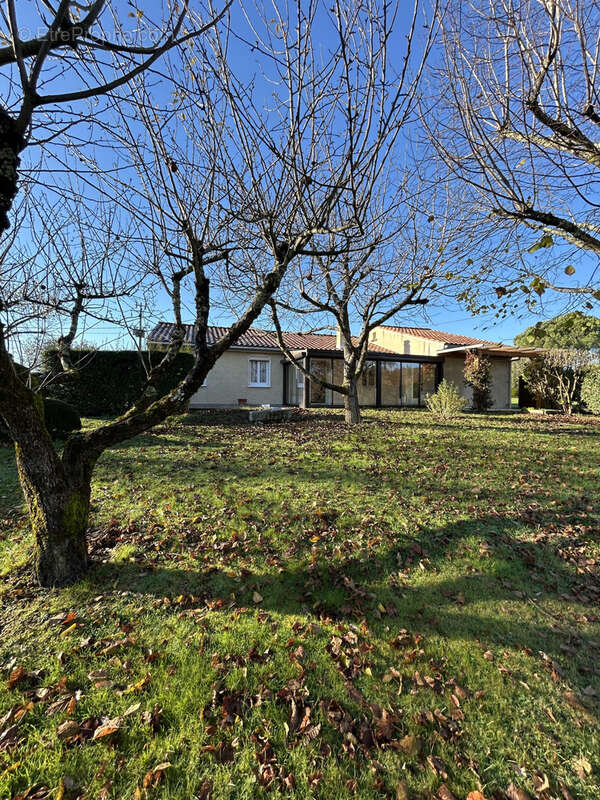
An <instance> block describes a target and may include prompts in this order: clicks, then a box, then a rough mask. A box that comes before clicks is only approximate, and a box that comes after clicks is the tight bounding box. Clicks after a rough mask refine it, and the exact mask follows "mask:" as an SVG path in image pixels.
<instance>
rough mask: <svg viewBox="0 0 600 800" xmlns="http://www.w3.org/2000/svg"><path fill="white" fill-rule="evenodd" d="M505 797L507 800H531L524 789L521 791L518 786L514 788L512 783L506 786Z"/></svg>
mask: <svg viewBox="0 0 600 800" xmlns="http://www.w3.org/2000/svg"><path fill="white" fill-rule="evenodd" d="M506 796H507V797H508V800H531V795H530V794H528V792H526V791H525V789H521V787H520V786H515V785H514V783H512V781H511V783H509V784H508V787H507V789H506Z"/></svg>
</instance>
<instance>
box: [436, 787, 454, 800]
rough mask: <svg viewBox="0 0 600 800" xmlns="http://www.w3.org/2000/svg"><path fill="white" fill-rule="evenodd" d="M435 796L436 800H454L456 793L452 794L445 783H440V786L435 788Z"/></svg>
mask: <svg viewBox="0 0 600 800" xmlns="http://www.w3.org/2000/svg"><path fill="white" fill-rule="evenodd" d="M437 797H438V800H456V795H454V794H452V792H451V791H450V789H449V788H448V787H447V786H446V784H445V783H442V785H441V786H440V788H439V789H438V790H437Z"/></svg>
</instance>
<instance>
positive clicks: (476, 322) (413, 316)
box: [19, 2, 592, 346]
mask: <svg viewBox="0 0 600 800" xmlns="http://www.w3.org/2000/svg"><path fill="white" fill-rule="evenodd" d="M116 5H117V7H120V8H121V9H122V10H123V13H124V15H125V18H126V19H127V21H128V22H129V24H130V25H131V26H132V28H135V26H136V24H137V23H136V18H135V16H134V17H129V16H128V14H129V13H130V12H131V8H132V6H131V4H130V3H127V2H117V4H116ZM157 5H158V4H157ZM147 8H148V7H146V9H145V11H147ZM151 8H152V7H151ZM19 14H20V15H21V19H22V20H23V26H24V28H29V30H30V31H31V32H32V34H36V33H37V32H38V31H37V24H38V21H37V19H36V17H35V16H34V15H32V5H30V4H19ZM232 20H233V27H234V29H235V30H237V31H242V30H243V29H244V28H245V24H244V23H243V21H242V18H241V14H240V10H239V8H238V7H237V6H234V8H233V11H232ZM409 23H410V18H409V16H408V15H405V16H404V17H401V18H400V19H399V21H398V29H397V36H398V41H400V39H401V37H402V36H403V35H404V34H405V33H406V31H407V29H408V25H409ZM319 35H322V46H323V48H325V49H326V48H327V47H328V46H329V44H330V40H329V32H328V31H327V30H326V29H323V30H320V31H319ZM232 52H233V59H234V65H235V66H236V67H237V68H238V69H240V70H243V71H245V72H246V73H248V74H249V73H251V72H252V71H253V70H255V71H258V70H259V69H260V67H261V63H260V57H259V55H258V54H257V53H255V54H254V55H250V56H249V54H248V52H247V48H245V47H243V46H241V45H239V46H234V47H233V49H232ZM251 60H253V62H254V63H251ZM249 62H250V63H249ZM70 88H72V87H71V86H69V85H68V84H67V85H64V84H61V86H60V89H62V90H64V89H70ZM29 158H31V159H32V160H33V161H35V158H36V154H35V152H33V149H32V152H30V153H26V155H25V159H24V163H25V165H26V163H27V160H28V159H29ZM591 267H592V265H591V262H590V264H589V268H590V269H591ZM586 268H587V267H586V264H585V260H584V263H583V265H582V266H581V267H580V269H581V270H582V272H580V274H585V270H586ZM565 308H566V302H565V299H564V298H563V297H561V296H554V297H553V298H551V297H549V296H548V297H547V298H545V303H544V306H543V307H541V308H540V313H539V314H531V313H529V312H527V311H526V310H525V309H522V310H520V311H519V312H518V313H516V314H512V315H509V316H508V317H507V318H505V319H502V320H498V319H496V318H495V317H494V316H493V315H485V316H474V315H472V314H470V313H469V312H468V311H467V310H466V309H465V308H464V306H461V305H460V304H459V303H457V302H456V301H455V300H452V299H451V298H445V299H444V300H443V301H435V300H434V301H432V302H431V303H430V304H428V305H427V306H426V307H425V309H424V310H423V311H420V310H419V311H414V312H411V313H403V314H401V315H398V316H397V317H396V318H395V319H393V320H390V322H391V323H395V324H400V325H402V324H411V325H422V326H425V327H433V328H438V329H441V330H448V331H452V332H461V333H464V334H473V335H476V336H482V337H483V338H488V339H493V340H497V341H505V342H510V341H512V339H513V338H514V336H515V335H516V334H518V333H519V332H521V331H522V330H524V328H526V327H527V326H528V325H530V324H533V323H534V322H536V321H538V320H539V319H540V318H548V317H550V316H553V315H555V314H556V313H561V312H562V311H563V310H565ZM163 311H164V314H163ZM168 312H169V308H168V302H167V298H166V296H165V295H162V296H161V295H160V294H158V295H157V297H156V300H155V304H154V308H153V315H152V316H153V318H154V319H156V318H158V317H160V316H164V317H165V318H166V319H170V316H169V313H168ZM132 321H133V320H132ZM184 321H187V322H191V321H192V318H191V316H190V317H188V318H187V319H185V320H184ZM231 321H232V320H231V317H230V316H229V315H228V314H227V313H225V312H221V313H220V314H218V315H215V316H214V317H213V318H212V319H211V322H213V324H225V325H226V324H228V323H230V322H231ZM261 322H262V324H263V325H264V326H265V327H270V325H269V320H268V318H264V319H263V320H262V321H261ZM261 322H259V323H258V324H261ZM150 324H151V320H150V319H147V320H145V321H144V326H145V327H146V328H148V327H149V325H150ZM332 324H333V321H332ZM83 335H84V338H85V340H86V342H88V343H95V344H98V345H100V344H102V343H106V342H110V343H112V345H113V346H115V345H117V346H127V344H128V337H127V335H126V334H124V333H123V329H122V328H120V327H118V326H114V325H111V324H109V323H107V322H102V321H101V322H97V323H94V322H92V321H91V320H84V333H83Z"/></svg>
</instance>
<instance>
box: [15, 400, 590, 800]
mask: <svg viewBox="0 0 600 800" xmlns="http://www.w3.org/2000/svg"><path fill="white" fill-rule="evenodd" d="M87 424H94V423H93V421H88V422H87ZM599 436H600V427H597V426H596V425H595V424H593V423H591V422H589V421H587V422H586V421H585V420H579V421H578V420H572V421H571V420H565V419H564V418H557V417H548V418H536V417H532V416H527V415H492V414H490V415H464V416H462V417H461V418H460V419H458V420H455V421H451V422H446V423H442V422H436V421H435V420H434V419H433V417H432V416H431V415H430V414H428V413H427V412H422V411H389V412H386V411H367V412H366V413H365V421H364V423H363V424H362V425H361V426H360V427H358V428H356V429H348V428H347V427H346V426H345V425H344V424H343V421H342V418H341V416H340V415H339V414H337V413H330V414H328V413H316V412H313V413H310V412H308V413H303V414H299V415H298V417H297V418H296V419H294V421H292V422H289V423H284V424H279V425H273V426H264V427H251V426H248V425H243V424H240V423H239V422H232V421H230V420H229V419H228V418H226V417H225V416H224V415H218V414H217V415H206V414H204V415H201V414H190V415H187V416H185V417H180V418H176V419H173V420H171V421H169V423H168V424H165V425H163V426H161V427H159V428H157V429H156V430H155V431H154V432H152V433H150V434H148V435H145V436H141V437H138V438H137V439H135V440H133V441H132V442H128V443H126V444H124V445H122V446H121V447H119V448H117V449H115V450H113V451H111V452H108V453H106V454H105V455H104V456H103V457H102V459H101V461H100V462H99V464H98V468H97V471H96V474H95V480H94V485H93V514H92V520H91V528H90V533H89V540H90V551H91V553H92V554H93V558H94V567H93V569H92V570H91V572H90V573H89V577H88V578H87V579H86V580H85V581H83V582H82V583H80V584H79V585H77V586H74V587H72V588H70V589H67V590H62V591H42V590H39V589H36V588H35V587H33V586H32V584H31V581H30V577H29V574H28V571H27V561H28V557H29V553H30V547H31V542H30V536H29V533H28V529H27V520H26V518H25V516H24V515H23V510H22V500H21V497H20V494H19V489H18V484H17V482H16V477H15V470H14V458H13V454H12V451H11V450H10V449H8V448H3V449H0V475H1V485H0V508H1V509H2V511H1V513H0V574H1V575H2V588H1V589H0V592H1V594H0V609H1V611H0V614H1V616H0V800H5V798H14V797H19V798H23V797H27V798H37V799H38V800H42V799H43V798H46V797H48V798H53V800H69V798H76V797H82V796H85V797H86V798H100V799H101V800H108V798H124V799H125V800H143V799H145V798H149V799H154V798H156V800H158V799H159V798H172V799H175V798H177V799H178V800H191V799H192V798H201V799H202V800H208V798H211V799H212V800H224V798H231V799H232V800H233V798H236V799H237V798H254V797H267V796H268V797H276V796H282V797H290V798H293V797H296V798H309V797H310V798H328V800H334V799H335V800H337V799H338V798H373V799H374V800H375V798H385V797H387V798H395V799H396V800H405V798H411V800H419V799H420V798H438V800H451V798H457V800H466V798H467V797H468V798H469V800H481V798H485V800H492V798H494V799H495V800H507V798H508V800H526V799H527V798H542V799H543V800H550V798H560V799H561V800H597V798H598V797H599V796H600V755H599V754H600V731H599V716H598V712H599V708H600V705H599V695H600V610H599V601H600V574H599V572H598V567H599V565H600V552H599V536H598V533H599V530H600V528H599V523H600V513H599V512H600V506H599V504H598V489H599V483H600V438H599ZM478 792H479V793H478Z"/></svg>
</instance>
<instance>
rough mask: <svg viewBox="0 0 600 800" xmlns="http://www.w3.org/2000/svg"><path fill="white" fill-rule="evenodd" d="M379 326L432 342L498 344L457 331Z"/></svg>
mask: <svg viewBox="0 0 600 800" xmlns="http://www.w3.org/2000/svg"><path fill="white" fill-rule="evenodd" d="M381 327H382V328H387V329H388V330H391V331H397V332H398V333H405V334H407V335H408V336H416V337H417V338H419V339H430V340H432V341H434V342H442V343H443V344H456V345H461V344H463V345H468V344H498V342H490V341H487V340H486V339H476V338H474V337H473V336H461V335H460V334H458V333H446V332H445V331H435V330H432V329H431V328H404V327H399V326H396V325H382V326H381Z"/></svg>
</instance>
